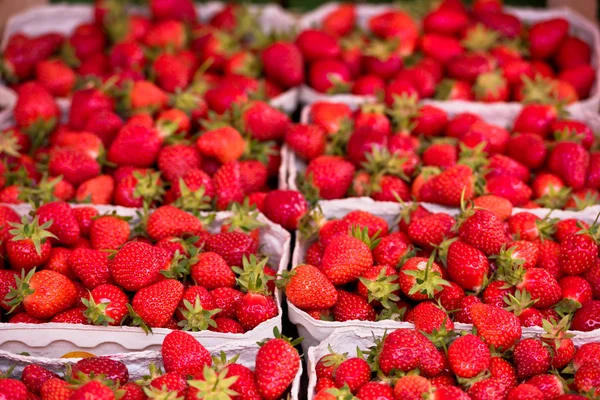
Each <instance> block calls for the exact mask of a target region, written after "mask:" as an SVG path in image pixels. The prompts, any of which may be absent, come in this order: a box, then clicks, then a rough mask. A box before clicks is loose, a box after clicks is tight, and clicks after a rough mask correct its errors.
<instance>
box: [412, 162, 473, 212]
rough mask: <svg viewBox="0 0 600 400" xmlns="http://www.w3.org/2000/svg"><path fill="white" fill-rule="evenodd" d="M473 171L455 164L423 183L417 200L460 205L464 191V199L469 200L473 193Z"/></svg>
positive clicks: (454, 205)
mask: <svg viewBox="0 0 600 400" xmlns="http://www.w3.org/2000/svg"><path fill="white" fill-rule="evenodd" d="M473 185H474V178H473V171H472V170H471V168H469V167H467V166H466V165H455V166H453V167H451V168H449V169H447V170H445V171H444V172H442V173H441V174H439V175H436V176H434V177H433V178H431V179H429V180H428V181H427V182H425V183H424V184H423V186H422V187H421V189H420V190H419V192H418V196H417V197H418V200H419V201H424V202H431V203H438V204H442V205H446V206H453V207H456V206H458V205H460V201H461V196H462V193H463V191H464V199H465V200H470V199H471V198H472V197H473V195H474V191H473Z"/></svg>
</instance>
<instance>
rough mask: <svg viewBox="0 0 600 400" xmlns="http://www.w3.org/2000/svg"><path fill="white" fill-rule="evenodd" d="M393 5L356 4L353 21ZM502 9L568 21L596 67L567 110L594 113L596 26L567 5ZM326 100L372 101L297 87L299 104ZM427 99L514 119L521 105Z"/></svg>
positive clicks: (309, 20) (308, 22) (314, 17)
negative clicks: (586, 92)
mask: <svg viewBox="0 0 600 400" xmlns="http://www.w3.org/2000/svg"><path fill="white" fill-rule="evenodd" d="M339 4H340V3H337V2H333V3H327V4H324V5H322V6H321V7H318V8H316V9H315V10H314V11H312V12H309V13H306V14H304V15H303V16H302V18H301V19H300V22H299V27H300V29H307V28H311V27H319V26H320V25H321V22H322V21H323V19H324V18H325V17H326V16H327V15H328V14H329V13H330V12H331V11H333V10H335V9H336V8H337V7H338V6H339ZM393 8H394V7H393V6H390V5H384V4H358V5H357V6H356V10H357V23H358V25H359V26H360V27H362V28H363V29H367V24H368V21H369V19H370V18H372V17H374V16H375V15H378V14H381V13H383V12H385V11H388V10H391V9H393ZM506 12H507V13H509V14H513V15H515V16H516V17H518V18H519V19H520V20H522V21H523V22H524V23H525V24H533V23H536V22H539V21H544V20H548V19H552V18H565V19H566V20H567V21H569V26H570V33H571V34H573V35H575V36H577V37H579V38H581V39H583V40H585V41H586V42H587V43H588V44H589V45H590V46H591V49H592V66H593V67H594V68H596V81H595V83H594V86H593V88H592V90H591V92H590V96H589V97H588V98H587V99H584V100H581V101H578V102H576V103H574V104H571V105H569V106H568V107H567V110H569V111H587V112H593V113H596V112H598V108H599V107H600V68H599V67H600V32H599V30H598V26H596V25H595V24H594V23H592V22H591V21H590V20H588V19H587V18H585V17H584V16H582V15H580V14H578V13H577V12H575V11H573V10H571V9H570V8H554V9H535V8H517V7H506ZM327 99H330V100H335V101H339V102H343V103H347V104H360V103H361V102H363V101H365V100H373V98H372V97H370V96H356V95H351V94H340V95H327V94H324V93H319V92H317V91H315V90H314V89H312V88H310V87H309V86H307V85H303V86H302V87H301V88H300V102H301V103H303V104H311V103H314V102H315V101H320V100H327ZM428 102H430V103H432V104H434V105H436V106H437V107H440V108H442V109H444V110H468V111H469V112H472V113H480V112H491V113H494V114H498V115H503V116H504V117H506V118H514V117H515V116H516V115H517V114H518V113H519V111H520V110H521V108H522V105H521V104H520V103H517V102H498V103H487V104H486V103H481V102H470V101H436V100H428Z"/></svg>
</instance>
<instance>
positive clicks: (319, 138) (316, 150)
mask: <svg viewBox="0 0 600 400" xmlns="http://www.w3.org/2000/svg"><path fill="white" fill-rule="evenodd" d="M325 135H326V133H325V131H324V130H323V128H321V127H320V126H318V125H305V124H293V125H290V126H288V129H287V131H286V133H285V142H286V144H287V145H288V146H289V147H290V148H291V149H292V150H294V152H295V153H296V154H298V156H300V157H301V158H303V159H305V160H312V159H313V158H316V157H318V156H320V155H322V154H323V153H324V152H325V144H326V143H325Z"/></svg>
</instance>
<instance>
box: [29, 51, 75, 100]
mask: <svg viewBox="0 0 600 400" xmlns="http://www.w3.org/2000/svg"><path fill="white" fill-rule="evenodd" d="M35 76H36V81H37V82H38V83H39V84H40V85H42V86H43V87H44V88H45V89H46V90H48V92H49V93H50V94H52V96H54V97H67V96H68V95H69V94H70V93H71V91H72V90H73V86H74V85H75V79H76V76H75V72H74V71H73V70H72V69H71V68H69V66H68V65H66V64H65V63H63V62H62V61H60V60H44V61H41V62H39V63H38V64H37V65H36V66H35Z"/></svg>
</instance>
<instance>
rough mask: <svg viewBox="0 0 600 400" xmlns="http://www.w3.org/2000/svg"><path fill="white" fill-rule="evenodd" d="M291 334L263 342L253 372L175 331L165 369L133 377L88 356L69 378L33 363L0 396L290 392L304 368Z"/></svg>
mask: <svg viewBox="0 0 600 400" xmlns="http://www.w3.org/2000/svg"><path fill="white" fill-rule="evenodd" d="M293 344H295V343H294V342H290V341H289V339H288V338H285V337H278V338H275V339H270V340H267V341H265V342H264V343H262V344H261V347H260V349H258V351H257V353H256V359H255V363H254V364H255V366H254V371H253V370H252V369H250V368H248V367H247V366H245V365H242V364H240V363H238V362H237V359H238V356H234V357H232V358H230V359H228V358H227V356H226V354H225V353H221V354H215V355H214V356H213V357H211V354H210V353H209V351H208V350H207V349H206V348H205V347H204V346H202V344H201V343H199V342H198V341H196V339H195V338H194V337H192V336H191V335H189V334H188V333H185V332H171V333H170V334H168V335H167V336H166V337H165V340H164V342H163V344H162V348H161V356H162V364H163V366H164V372H163V370H161V369H160V368H158V367H157V366H156V365H154V364H151V365H150V366H149V374H148V375H147V376H145V377H144V378H143V379H141V380H138V381H131V380H130V376H129V371H128V369H127V366H126V365H125V364H124V363H123V362H121V361H119V360H116V359H111V358H110V357H90V358H83V359H81V360H79V361H77V362H76V363H75V364H73V365H71V366H69V367H67V370H66V372H65V373H64V376H62V377H61V376H59V375H57V374H55V373H54V372H51V371H49V370H47V369H46V368H44V367H42V366H40V365H37V364H30V365H27V366H26V367H25V368H24V369H23V373H22V375H21V378H20V379H14V378H10V377H2V378H0V395H3V396H2V398H5V399H10V400H32V399H41V400H84V399H102V400H116V399H126V400H144V399H148V398H152V399H186V400H192V399H234V398H243V399H257V400H261V399H263V400H276V399H280V398H282V396H283V397H285V396H286V394H287V393H288V392H289V389H290V387H291V384H292V381H293V380H294V378H295V376H296V373H297V372H298V370H299V368H300V356H299V355H298V352H297V350H296V349H295V348H294V347H293Z"/></svg>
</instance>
